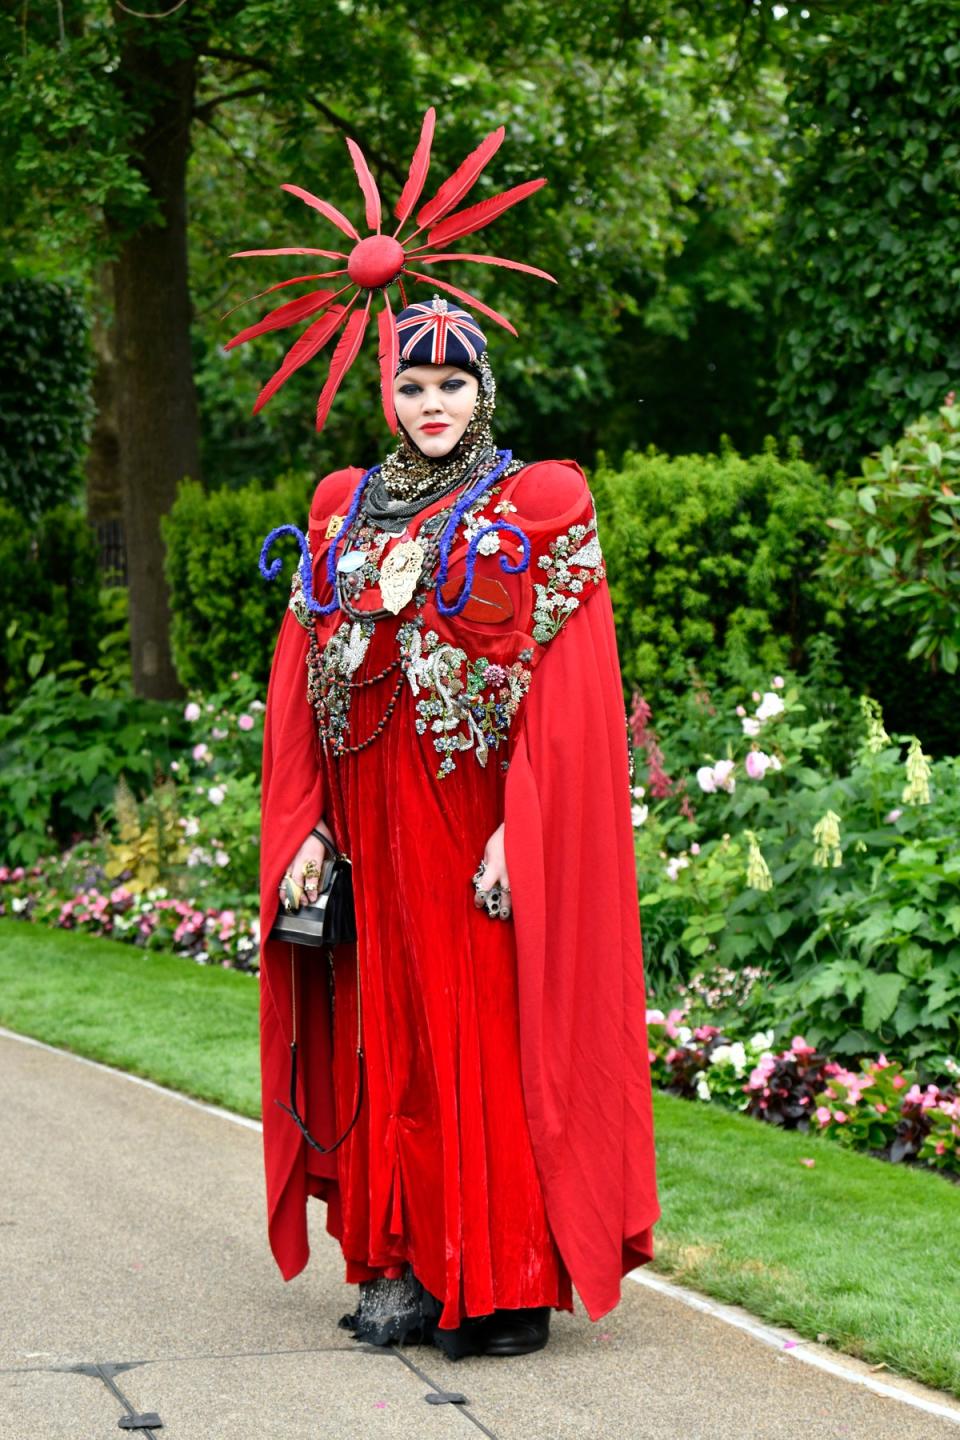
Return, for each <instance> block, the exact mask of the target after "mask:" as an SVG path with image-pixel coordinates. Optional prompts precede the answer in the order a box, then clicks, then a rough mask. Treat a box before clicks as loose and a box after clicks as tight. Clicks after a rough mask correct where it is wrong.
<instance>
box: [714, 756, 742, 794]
mask: <svg viewBox="0 0 960 1440" xmlns="http://www.w3.org/2000/svg"><path fill="white" fill-rule="evenodd" d="M735 769H736V764H735V762H734V761H733V760H718V761H717V763H716V765H714V767H713V774H714V779H715V780H716V782H717V786H718V788H719V789H721V790H728V791H730V793H731V794H732V793H733V791H734V790H735V789H736V788H737V782H736V780H735V779H734V778H733V772H734V770H735Z"/></svg>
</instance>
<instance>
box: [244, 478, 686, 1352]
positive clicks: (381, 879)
mask: <svg viewBox="0 0 960 1440" xmlns="http://www.w3.org/2000/svg"><path fill="white" fill-rule="evenodd" d="M360 477H361V472H360V471H359V470H348V471H340V472H336V473H334V474H333V475H330V476H328V477H327V478H326V479H325V480H324V481H322V482H321V484H320V486H319V487H318V489H317V493H316V496H315V498H314V503H313V507H312V510H311V517H310V537H311V552H312V555H313V559H314V583H315V593H316V595H317V598H318V599H319V600H320V601H321V602H326V601H327V600H329V598H330V595H329V587H328V585H327V583H326V571H325V567H326V557H327V548H328V546H329V544H330V541H329V539H328V538H327V536H326V531H327V529H328V525H329V522H330V518H331V516H332V515H334V514H336V515H340V516H342V515H343V514H344V513H345V512H346V510H347V508H348V506H349V502H350V497H351V495H352V494H353V491H354V489H355V487H356V485H357V483H358V482H359V480H360ZM505 501H508V502H509V503H510V504H512V505H513V506H515V507H516V510H515V511H510V512H509V513H508V514H507V515H506V518H508V519H509V521H510V522H511V523H512V524H516V525H519V526H520V527H521V528H522V529H523V530H524V532H525V533H526V534H527V535H528V536H529V537H530V540H531V545H532V551H533V553H532V556H531V562H530V566H529V568H528V569H527V570H526V571H524V572H521V573H518V574H516V575H508V574H505V573H504V572H503V571H502V569H501V567H500V564H499V560H500V555H499V554H494V555H479V556H478V557H477V567H476V576H478V577H481V578H483V577H486V578H487V579H488V580H490V581H496V582H498V583H499V584H500V585H502V586H503V588H504V590H505V591H506V592H507V595H508V596H509V602H510V607H509V608H512V615H510V616H506V615H505V613H504V611H503V610H500V611H499V612H498V618H497V620H496V621H495V622H491V621H487V620H481V619H477V618H473V619H467V618H465V616H464V615H460V616H457V617H453V618H451V619H447V618H445V617H443V616H442V615H440V614H439V613H438V612H437V609H436V607H435V605H434V604H433V602H432V597H428V599H427V601H426V603H425V605H424V607H423V611H422V613H423V617H424V631H426V630H427V629H432V630H434V631H435V632H437V634H438V635H439V637H440V639H441V641H447V642H449V643H451V644H454V645H457V646H460V647H461V648H462V649H463V650H464V651H466V654H467V656H468V658H469V659H471V660H472V659H475V658H476V657H477V656H485V657H486V658H487V659H488V660H489V661H490V662H491V663H493V664H498V665H503V666H505V667H509V666H510V665H511V664H512V663H516V662H517V656H518V654H522V655H524V656H526V657H527V660H526V662H525V663H527V664H528V667H529V668H530V670H532V678H531V680H530V683H529V691H528V693H527V694H526V697H525V699H524V700H523V701H522V704H521V707H520V709H519V711H518V713H517V714H516V716H515V717H514V719H513V722H512V724H511V726H510V730H509V734H508V738H507V740H506V741H505V742H504V743H501V745H500V746H499V747H497V748H491V750H490V752H489V755H488V758H487V762H486V765H484V766H481V765H480V764H479V763H478V760H477V756H476V754H475V753H474V751H473V750H469V749H468V750H464V751H461V752H460V753H459V755H458V756H457V757H456V768H455V769H454V770H453V771H452V772H451V773H449V774H447V775H446V776H445V777H444V778H443V779H442V780H441V779H439V778H438V776H437V765H438V758H439V757H438V755H437V752H436V750H435V748H434V745H433V735H432V733H431V731H430V730H429V728H427V729H426V731H425V732H424V733H418V731H417V728H416V724H415V721H416V719H417V711H416V704H417V697H416V696H415V694H414V692H413V689H412V687H411V686H410V685H409V684H408V683H407V682H406V681H405V682H404V685H403V688H402V690H401V692H400V697H399V701H398V703H397V707H396V710H395V712H394V713H393V715H392V717H391V719H390V720H389V722H388V724H387V725H386V727H385V729H384V731H383V733H382V734H381V735H380V736H379V737H378V738H377V739H376V740H374V742H373V743H372V744H371V745H370V746H368V747H367V748H366V749H363V750H361V751H360V752H359V753H358V754H351V755H344V756H342V757H340V758H334V757H333V756H332V755H330V754H329V753H325V751H324V749H323V747H322V746H321V745H320V744H319V742H318V740H317V736H316V727H315V719H314V715H313V712H312V710H311V707H310V705H309V703H308V701H307V697H306V669H305V661H306V653H307V645H308V635H307V632H306V630H305V629H304V628H303V627H302V626H301V625H300V624H299V623H298V621H297V620H296V619H295V617H294V615H293V614H292V613H291V612H290V611H288V612H287V613H286V615H285V617H284V620H283V624H282V627H281V631H280V636H279V640H278V643H277V649H276V653H275V657H274V664H273V669H272V672H271V679H270V686H269V691H268V698H267V714H266V730H265V739H264V766H263V825H262V911H261V927H262V934H263V936H264V937H265V938H264V941H263V944H262V953H261V1002H262V1003H261V1053H262V1077H263V1118H264V1153H265V1162H266V1176H267V1199H268V1223H269V1234H270V1242H271V1245H272V1248H273V1252H274V1255H275V1257H276V1259H277V1262H278V1264H279V1266H280V1269H281V1272H282V1273H283V1275H284V1277H285V1278H288V1279H289V1278H291V1277H292V1276H293V1275H296V1274H297V1273H298V1272H299V1271H300V1270H301V1269H302V1268H303V1266H304V1265H305V1264H306V1262H307V1258H308V1253H309V1251H308V1242H307V1228H306V1202H307V1197H308V1196H310V1195H314V1196H319V1197H321V1198H322V1199H324V1200H326V1202H327V1228H328V1229H329V1231H330V1232H331V1234H333V1235H334V1236H335V1237H336V1238H337V1239H338V1241H339V1242H340V1245H341V1248H342V1250H343V1253H344V1257H345V1260H346V1278H347V1279H348V1280H350V1281H353V1282H359V1281H363V1280H368V1279H372V1278H374V1277H376V1276H377V1275H386V1276H392V1277H396V1276H399V1275H400V1274H401V1273H402V1272H403V1269H404V1267H405V1266H406V1264H407V1263H409V1264H410V1265H411V1266H412V1269H413V1271H414V1273H415V1275H416V1276H417V1278H418V1279H419V1281H420V1282H421V1283H422V1284H423V1286H424V1287H425V1288H426V1289H427V1290H428V1291H429V1292H430V1293H431V1294H432V1295H434V1296H436V1297H437V1298H438V1299H439V1300H440V1302H441V1303H442V1305H443V1311H442V1315H441V1319H440V1325H441V1327H442V1328H447V1329H449V1328H454V1327H456V1326H457V1325H458V1324H459V1323H460V1322H461V1321H462V1320H463V1319H464V1318H466V1317H468V1316H476V1315H484V1314H489V1313H490V1312H491V1311H493V1310H494V1309H498V1308H515V1307H533V1306H540V1305H550V1306H554V1307H559V1308H564V1309H569V1308H571V1302H572V1295H571V1282H572V1285H573V1286H575V1287H576V1290H577V1292H578V1293H579V1295H580V1297H581V1299H582V1301H583V1304H584V1306H585V1308H586V1310H587V1312H588V1314H589V1315H590V1316H591V1318H592V1319H598V1318H599V1317H600V1316H601V1315H603V1314H605V1313H606V1312H607V1311H608V1310H610V1309H611V1308H612V1307H613V1306H614V1305H615V1304H616V1303H617V1301H618V1299H619V1296H620V1280H621V1277H622V1275H623V1274H624V1273H625V1272H626V1271H627V1270H628V1269H630V1268H632V1267H633V1266H635V1265H640V1264H643V1263H645V1262H646V1261H648V1260H650V1259H651V1258H652V1254H653V1230H652V1227H653V1225H654V1223H655V1222H656V1220H657V1218H658V1216H659V1214H660V1210H659V1205H658V1202H657V1194H656V1179H655V1165H654V1145H653V1125H652V1110H651V1092H650V1071H649V1060H648V1050H647V1037H646V1002H645V994H644V980H643V961H642V952H641V943H640V924H639V910H638V905H637V894H636V880H635V870H634V860H633V836H632V826H631V821H630V795H629V781H628V770H627V736H626V726H625V716H624V704H623V693H622V688H621V679H620V671H619V664H618V659H617V651H616V641H615V636H614V630H613V618H612V612H611V607H610V598H609V593H608V590H607V585H606V581H605V579H604V580H600V583H599V584H593V583H591V584H589V585H587V586H586V588H585V589H584V591H583V593H582V594H581V595H580V596H579V604H578V605H577V607H576V608H574V609H573V610H572V613H570V614H569V617H568V618H566V619H565V620H564V621H563V623H562V625H561V626H560V628H559V631H558V633H556V634H555V635H553V637H552V638H549V639H547V640H546V641H545V642H543V643H540V642H538V641H537V640H535V639H534V638H533V631H534V630H535V629H537V628H538V625H537V619H538V615H537V613H535V612H536V611H537V607H538V606H539V607H540V608H539V619H540V620H541V621H542V618H543V609H542V596H541V597H540V599H539V600H538V597H537V595H536V594H535V592H534V585H535V583H536V584H542V583H543V582H544V581H545V579H546V577H545V575H544V570H543V567H538V560H539V559H540V558H541V557H545V559H546V562H547V564H548V565H549V563H550V560H549V557H550V556H551V554H553V550H552V549H551V547H555V546H556V542H557V537H558V536H562V535H563V534H564V533H566V532H567V531H568V530H569V527H570V526H571V525H575V524H577V523H582V522H584V521H586V520H587V519H589V517H590V516H591V515H592V513H593V506H592V497H591V496H590V493H589V490H588V488H587V485H586V481H585V479H584V477H583V475H582V473H581V472H580V470H579V469H578V468H577V467H576V466H575V465H573V464H570V463H552V462H548V463H543V464H537V465H530V466H527V467H525V468H524V469H523V470H521V471H519V473H517V474H515V475H513V476H511V477H509V478H508V479H507V480H505V481H504V482H503V484H502V485H501V486H500V488H499V491H498V493H497V495H496V496H494V497H491V499H490V501H489V508H488V511H487V513H486V514H485V515H484V516H483V517H482V519H481V523H483V522H484V521H489V520H490V519H491V518H497V515H496V514H494V511H493V505H494V504H495V503H497V502H501V503H502V502H505ZM442 505H443V502H442V501H441V502H437V503H436V504H435V505H434V506H431V507H428V508H427V509H425V510H424V511H423V512H421V514H420V515H419V516H417V517H416V518H415V519H414V520H413V521H411V523H410V527H409V530H410V535H412V536H415V534H416V529H417V526H418V525H419V524H420V523H421V522H422V521H423V520H424V519H425V518H426V517H427V516H429V515H430V514H432V513H434V511H435V510H436V509H438V508H442ZM497 513H498V514H499V515H500V516H501V517H502V516H503V515H504V513H505V512H504V511H503V510H501V511H499V512H497ZM390 543H391V544H392V543H395V542H390ZM466 548H467V541H466V539H464V540H463V543H460V537H458V540H457V543H456V544H455V545H454V547H453V549H452V551H451V564H450V577H451V580H456V581H457V583H458V585H459V583H460V582H461V581H462V577H463V572H464V560H465V554H466ZM503 552H504V553H510V554H514V553H515V550H511V548H510V545H509V543H508V541H507V538H506V536H505V537H504V543H503ZM379 601H380V597H379V592H378V591H377V590H376V588H375V587H371V588H370V590H369V591H366V592H364V594H363V596H362V597H361V602H363V603H365V604H366V605H367V606H368V607H369V608H370V609H375V608H376V607H377V606H378V605H379ZM361 602H358V601H355V602H354V603H355V604H357V606H358V608H363V604H362V603H361ZM413 612H414V605H413V602H411V604H410V605H408V606H407V607H406V608H405V609H404V610H402V611H401V612H400V615H398V616H397V617H390V618H388V619H386V620H384V619H381V620H378V621H377V624H376V629H375V632H374V636H373V639H372V640H371V642H370V646H369V649H368V651H367V653H366V655H365V656H364V659H363V662H362V665H361V668H360V670H359V671H358V672H357V676H356V678H357V679H360V678H362V677H363V676H364V675H365V674H370V675H372V674H376V673H378V672H379V671H381V670H383V669H384V667H386V666H387V665H388V664H389V663H390V661H391V660H393V659H395V658H396V655H397V628H398V626H399V625H401V624H403V623H404V621H405V620H409V618H410V615H411V614H413ZM342 619H343V617H342V615H341V614H340V613H339V612H337V611H335V612H333V614H332V615H330V616H326V617H323V618H322V620H321V621H320V625H319V629H318V635H319V638H320V641H321V644H324V643H325V641H326V640H327V639H328V638H329V637H330V635H331V634H333V632H334V631H335V630H336V629H337V628H338V626H339V625H340V624H341V622H342ZM540 633H541V634H542V633H543V631H542V625H541V627H540ZM396 674H397V672H396V671H395V670H391V671H390V672H389V677H387V678H385V679H384V680H383V681H381V682H378V683H377V684H374V685H370V686H367V687H363V688H357V689H355V690H354V691H353V695H352V701H351V710H350V733H349V740H350V742H351V743H359V742H360V741H361V740H363V739H365V738H366V737H367V736H368V735H369V734H370V733H371V731H372V730H373V728H374V726H375V725H376V724H377V722H378V721H379V720H380V718H381V716H382V714H383V711H384V708H385V706H386V703H387V700H388V698H389V695H390V693H391V690H392V685H393V683H394V679H395V676H396ZM421 698H422V697H421ZM321 816H323V817H324V819H326V821H327V823H328V824H329V825H330V826H331V828H333V830H334V834H335V837H336V839H337V842H338V844H339V845H340V846H341V848H343V849H344V850H345V851H346V852H347V853H348V854H349V855H350V856H351V858H352V860H353V866H354V874H353V878H354V892H355V898H356V908H357V924H358V936H359V938H358V946H357V947H354V946H342V947H338V949H337V951H336V952H335V955H334V965H333V985H332V995H333V1002H332V1004H331V984H330V977H329V975H328V970H327V967H326V964H325V962H324V959H323V953H322V952H320V951H316V952H312V953H311V952H309V951H307V950H303V949H300V948H299V947H290V946H284V945H278V944H276V943H275V942H271V941H270V940H269V939H268V938H266V937H268V936H269V932H270V928H271V925H272V923H273V919H274V917H275V915H276V909H277V903H278V901H277V887H278V885H279V882H280V879H281V877H282V875H283V872H284V870H285V868H286V866H287V865H288V864H289V862H290V861H291V859H292V858H293V856H294V854H295V853H296V851H297V849H298V848H299V846H300V844H301V843H302V841H303V840H304V838H305V836H306V835H307V834H308V832H309V831H310V829H311V828H312V826H313V825H314V824H315V823H316V821H317V820H318V819H319V818H320V817H321ZM501 821H504V822H505V831H504V839H505V847H506V858H507V867H508V870H509V875H510V883H511V887H512V891H513V905H514V911H513V918H512V919H511V920H509V921H506V922H505V921H501V920H495V919H491V918H490V917H489V916H488V915H487V914H486V912H485V911H484V910H481V909H478V908H477V907H476V905H475V904H474V889H473V883H472V876H473V874H474V872H475V870H476V868H477V865H478V863H479V861H480V859H481V858H482V855H483V850H484V846H485V844H486V841H487V839H488V838H489V836H490V835H491V834H492V833H493V831H494V830H496V828H497V826H498V825H499V824H500V822H501ZM357 949H358V952H359V953H358V954H357V953H355V950H357ZM358 960H359V974H360V999H361V1006H362V1030H363V1042H364V1049H365V1057H366V1067H367V1093H366V1097H365V1099H364V1104H363V1109H362V1113H361V1117H360V1120H359V1122H358V1124H357V1126H356V1128H355V1129H354V1131H353V1132H352V1133H351V1135H350V1136H349V1137H348V1139H347V1140H346V1141H345V1142H344V1144H343V1145H342V1147H341V1148H340V1149H339V1150H338V1151H337V1152H336V1153H335V1154H333V1155H330V1156H322V1155H319V1154H317V1152H315V1151H313V1150H311V1149H309V1148H308V1147H307V1146H306V1145H305V1144H304V1142H303V1141H302V1140H301V1138H300V1135H299V1133H298V1131H297V1130H296V1127H295V1126H294V1124H293V1122H292V1121H291V1120H290V1119H289V1117H288V1116H287V1115H285V1114H284V1113H283V1112H282V1111H281V1110H280V1109H279V1107H278V1106H277V1105H276V1104H275V1103H274V1102H275V1100H276V1099H278V1098H279V1099H286V1094H287V1087H288V1083H289V1043H290V1038H291V1034H292V1027H293V1005H294V1001H295V1004H296V1023H297V1036H298V1041H299V1053H300V1056H301V1060H302V1066H301V1088H302V1094H301V1097H300V1103H301V1113H303V1114H304V1115H305V1117H306V1119H307V1123H308V1125H309V1127H310V1130H311V1132H312V1133H313V1134H314V1135H315V1136H317V1137H318V1138H319V1139H321V1140H322V1141H329V1139H331V1138H333V1137H334V1136H335V1135H337V1134H339V1133H340V1132H341V1131H342V1129H343V1128H344V1127H345V1125H346V1124H347V1123H348V1122H349V1120H350V1117H351V1115H352V1113H353V1105H354V1094H355V1084H356V1053H355V1047H356V1033H357V985H356V976H357V962H358Z"/></svg>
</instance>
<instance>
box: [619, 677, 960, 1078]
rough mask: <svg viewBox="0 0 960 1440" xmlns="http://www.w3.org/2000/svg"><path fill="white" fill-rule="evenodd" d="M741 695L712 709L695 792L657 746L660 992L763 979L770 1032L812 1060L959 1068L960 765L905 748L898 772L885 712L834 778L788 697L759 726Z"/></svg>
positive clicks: (654, 826) (644, 821) (644, 833)
mask: <svg viewBox="0 0 960 1440" xmlns="http://www.w3.org/2000/svg"><path fill="white" fill-rule="evenodd" d="M757 693H758V694H759V692H757ZM735 698H736V696H735V694H727V695H723V696H721V695H716V696H713V697H712V698H711V703H712V706H713V709H712V713H710V712H706V713H705V715H704V718H703V719H702V721H701V735H702V738H703V739H704V741H705V742H706V743H705V745H704V752H705V753H703V754H702V755H701V761H702V763H701V765H700V766H699V767H698V769H697V774H696V780H695V781H694V777H693V776H692V775H690V774H689V773H687V774H686V775H684V774H683V773H682V768H683V767H682V766H681V765H680V764H674V762H673V761H672V759H671V737H670V735H669V733H665V734H664V735H663V737H662V744H663V748H664V751H665V755H666V764H667V769H668V771H670V773H671V775H672V779H673V786H672V789H671V793H670V794H669V795H667V796H666V797H665V798H663V799H660V800H658V801H654V800H653V798H652V795H651V796H649V797H648V800H647V809H646V810H645V811H644V810H640V811H639V812H638V813H637V815H636V816H635V819H636V820H637V821H638V822H641V823H638V829H637V853H638V866H639V876H640V895H641V901H640V903H641V907H642V914H643V917H644V929H645V934H646V936H647V941H648V944H647V952H646V953H647V957H648V965H649V969H650V973H651V977H652V982H653V984H654V985H655V986H658V985H659V986H663V985H667V986H669V985H670V984H675V983H676V981H677V979H682V978H684V977H685V976H686V975H688V974H690V973H692V972H694V971H696V970H697V969H698V968H699V967H701V966H704V965H713V966H715V965H721V966H728V967H731V968H734V969H739V968H741V967H742V966H744V965H750V966H754V967H762V968H763V969H764V970H765V971H766V972H767V973H768V974H769V975H770V977H771V1007H772V1008H771V1010H770V1012H769V1018H770V1020H771V1021H773V1022H774V1023H776V1024H777V1026H778V1027H779V1026H780V1025H782V1026H784V1027H785V1028H791V1029H793V1030H794V1031H802V1032H803V1034H805V1035H806V1036H807V1038H808V1040H810V1041H811V1042H812V1043H813V1044H815V1045H816V1046H817V1047H818V1048H821V1049H825V1050H827V1051H828V1052H830V1053H833V1054H840V1055H858V1054H864V1053H869V1052H871V1051H875V1050H877V1049H884V1048H886V1049H890V1050H891V1051H892V1052H894V1053H897V1054H901V1055H904V1056H905V1057H906V1058H908V1059H910V1060H914V1059H917V1058H924V1057H929V1056H930V1055H933V1054H944V1053H946V1054H956V1053H957V1052H958V1051H960V1026H958V1022H957V1017H958V1015H960V1005H958V1001H960V859H958V858H957V856H956V855H955V849H956V846H955V836H956V834H957V832H958V830H960V762H958V761H957V760H953V759H951V760H944V761H940V762H938V763H936V764H933V765H931V763H930V762H929V760H928V759H927V757H926V756H924V755H923V754H922V752H921V751H920V748H919V746H918V745H917V744H916V742H913V743H911V745H910V748H909V753H908V755H907V757H906V763H904V758H903V756H902V754H901V744H900V743H894V742H891V741H890V740H889V738H888V737H887V735H886V733H885V732H884V730H883V726H882V720H881V719H880V718H879V710H878V709H875V710H871V711H870V712H869V715H868V718H867V726H866V735H865V736H864V734H863V732H861V737H860V744H859V746H858V749H857V751H856V753H855V754H854V755H853V756H852V758H851V759H850V760H849V761H848V762H847V763H846V764H844V765H842V766H838V767H837V769H836V770H835V771H834V770H832V769H831V767H830V765H829V764H828V763H826V762H825V756H824V746H825V741H826V737H827V736H828V735H829V733H830V730H831V729H832V728H833V725H834V722H833V721H832V720H830V719H813V718H811V717H810V716H809V715H808V713H807V711H806V707H805V705H804V703H803V701H802V699H801V691H800V689H799V688H798V687H797V686H796V685H793V684H788V685H787V687H786V688H785V689H784V690H783V691H782V692H779V693H778V692H777V691H775V690H774V691H768V692H766V694H765V695H764V696H763V698H762V700H761V701H760V703H759V704H758V705H755V707H754V711H753V713H752V714H748V713H747V707H746V704H741V706H740V707H739V708H740V711H741V712H742V713H741V714H739V715H738V713H737V707H736V705H735ZM745 698H746V697H744V699H745ZM758 717H759V718H758ZM908 738H909V737H902V739H903V740H904V741H905V740H906V739H908ZM681 781H682V782H685V786H686V788H685V791H684V793H683V794H682V797H681V792H680V788H679V782H681ZM678 797H680V798H681V806H679V807H678V804H677V800H678ZM694 797H696V798H694ZM691 802H692V803H693V809H694V814H693V818H692V819H691V818H690V813H691ZM648 916H650V917H651V918H652V919H653V925H652V926H648V925H647V917H648ZM764 1018H767V1017H764Z"/></svg>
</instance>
